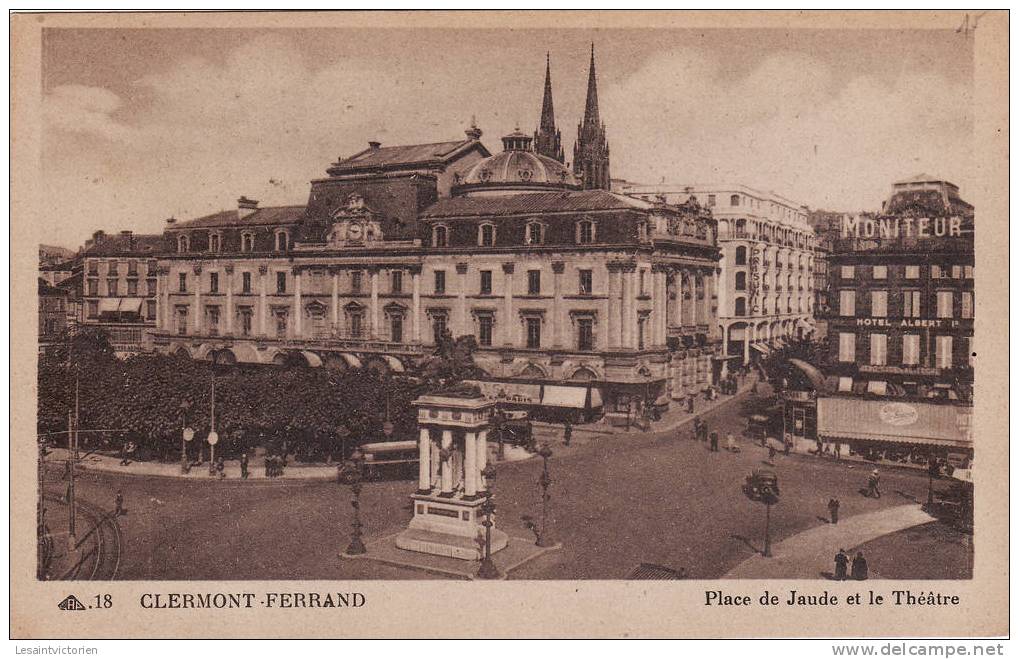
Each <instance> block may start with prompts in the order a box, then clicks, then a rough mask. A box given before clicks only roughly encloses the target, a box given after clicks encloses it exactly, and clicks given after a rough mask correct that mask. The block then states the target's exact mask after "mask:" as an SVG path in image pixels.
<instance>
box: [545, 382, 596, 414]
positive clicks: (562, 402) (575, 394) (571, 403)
mask: <svg viewBox="0 0 1019 659" xmlns="http://www.w3.org/2000/svg"><path fill="white" fill-rule="evenodd" d="M586 402H587V388H586V387H562V386H558V385H550V384H547V385H545V388H544V390H543V391H542V393H541V404H542V405H547V406H550V407H574V408H577V409H584V407H585V406H586V405H585V404H586Z"/></svg>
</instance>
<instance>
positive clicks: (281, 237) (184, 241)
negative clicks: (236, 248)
mask: <svg viewBox="0 0 1019 659" xmlns="http://www.w3.org/2000/svg"><path fill="white" fill-rule="evenodd" d="M290 246H291V245H290V232H289V231H287V230H286V229H276V230H275V231H274V232H273V249H274V250H275V251H277V252H286V251H288V250H289V249H290ZM193 247H195V246H193V245H192V244H191V236H189V235H188V234H186V233H182V234H180V235H179V236H177V252H178V253H180V254H186V253H188V252H190V251H192V248H193ZM195 251H201V250H195ZM205 251H208V252H221V251H223V236H222V235H221V234H219V233H216V232H212V233H210V234H209V237H208V242H207V244H206V250H205ZM241 251H242V252H253V251H255V233H254V232H253V231H243V232H241Z"/></svg>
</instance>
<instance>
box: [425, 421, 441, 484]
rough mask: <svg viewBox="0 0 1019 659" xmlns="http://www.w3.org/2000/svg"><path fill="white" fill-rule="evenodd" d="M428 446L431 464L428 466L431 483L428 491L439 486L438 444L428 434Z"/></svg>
mask: <svg viewBox="0 0 1019 659" xmlns="http://www.w3.org/2000/svg"><path fill="white" fill-rule="evenodd" d="M428 444H429V446H430V447H431V448H430V451H431V464H430V465H428V475H429V482H430V483H431V485H430V487H429V489H434V488H435V487H438V486H439V483H440V478H439V470H440V468H441V467H440V464H439V442H437V441H436V440H435V439H433V438H432V436H431V433H429V434H428Z"/></svg>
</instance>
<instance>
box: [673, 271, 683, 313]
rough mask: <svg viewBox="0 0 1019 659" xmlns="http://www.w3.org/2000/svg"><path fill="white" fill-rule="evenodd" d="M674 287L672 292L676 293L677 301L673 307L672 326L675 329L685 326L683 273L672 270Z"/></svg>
mask: <svg viewBox="0 0 1019 659" xmlns="http://www.w3.org/2000/svg"><path fill="white" fill-rule="evenodd" d="M672 277H673V282H674V283H673V287H672V290H673V291H674V292H675V293H676V301H675V303H674V304H673V306H672V325H673V326H674V327H682V326H683V271H682V270H677V269H676V268H673V269H672Z"/></svg>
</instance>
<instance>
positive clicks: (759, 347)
mask: <svg viewBox="0 0 1019 659" xmlns="http://www.w3.org/2000/svg"><path fill="white" fill-rule="evenodd" d="M750 347H751V348H753V349H754V350H756V351H757V352H759V353H761V354H762V355H764V356H765V357H767V356H768V355H770V354H771V348H769V347H768V346H767V344H764V343H751V344H750Z"/></svg>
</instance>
